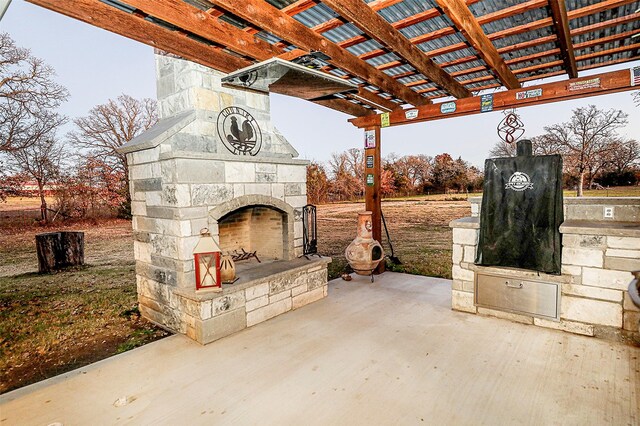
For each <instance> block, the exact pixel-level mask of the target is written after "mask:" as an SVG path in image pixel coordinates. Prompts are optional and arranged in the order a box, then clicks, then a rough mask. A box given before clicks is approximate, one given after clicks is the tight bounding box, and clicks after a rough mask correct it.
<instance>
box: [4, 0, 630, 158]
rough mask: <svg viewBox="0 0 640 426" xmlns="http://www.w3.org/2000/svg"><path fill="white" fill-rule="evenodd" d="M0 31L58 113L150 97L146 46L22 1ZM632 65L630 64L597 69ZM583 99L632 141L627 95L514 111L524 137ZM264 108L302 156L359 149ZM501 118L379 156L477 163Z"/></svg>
mask: <svg viewBox="0 0 640 426" xmlns="http://www.w3.org/2000/svg"><path fill="white" fill-rule="evenodd" d="M61 1H63V0H61ZM0 31H3V32H8V33H9V34H10V35H11V37H12V38H13V39H14V40H15V42H16V44H17V45H18V46H20V47H25V48H28V49H31V51H32V53H33V54H34V55H35V56H37V57H40V58H42V59H43V60H44V61H45V62H47V63H48V64H49V65H51V66H53V67H54V68H55V70H56V72H57V76H58V81H59V82H60V83H61V84H63V85H64V86H66V87H67V88H68V89H69V91H70V92H71V98H70V100H69V102H67V103H66V104H65V105H64V106H63V108H62V111H61V112H62V113H64V114H66V115H68V116H70V117H72V118H73V117H78V116H82V115H86V114H87V112H88V110H89V109H91V108H92V107H93V106H95V105H98V104H101V103H104V102H106V101H107V100H108V99H109V98H115V97H117V96H118V95H120V94H121V93H126V94H129V95H131V96H133V97H137V98H143V97H151V98H155V95H156V91H155V79H154V78H155V77H154V76H155V71H154V60H153V49H152V48H151V47H148V46H146V45H143V44H141V43H138V42H136V41H133V40H130V39H127V38H124V37H121V36H119V35H116V34H113V33H110V32H107V31H105V30H102V29H99V28H96V27H93V26H91V25H88V24H85V23H83V22H80V21H76V20H74V19H71V18H67V17H65V16H62V15H59V14H57V13H54V12H51V11H48V10H46V9H43V8H40V7H38V6H34V5H32V4H30V3H26V2H25V1H23V0H13V2H12V3H11V6H10V7H9V10H8V11H7V13H6V15H5V16H4V18H3V19H2V22H0ZM639 64H640V61H635V62H631V63H627V64H623V65H621V66H617V67H610V68H607V69H605V70H607V71H608V70H613V69H621V68H629V67H631V66H633V65H639ZM601 71H602V70H598V71H595V72H591V73H588V72H584V73H580V76H581V77H582V76H586V75H589V74H594V73H598V72H601ZM548 81H552V80H551V79H549V80H548ZM530 84H531V83H528V85H530ZM589 103H592V104H595V105H596V106H598V107H599V108H603V109H609V108H619V109H622V110H623V111H625V112H627V113H628V114H629V125H628V126H627V127H626V128H625V129H624V131H623V134H625V135H626V136H627V137H630V138H634V139H637V140H640V107H635V106H634V105H633V100H632V97H631V92H624V93H617V94H611V95H605V96H598V97H593V98H585V99H579V100H575V101H566V102H560V103H554V104H547V105H541V106H534V107H527V108H521V109H519V110H518V113H519V114H520V116H521V118H522V121H523V122H524V124H525V128H526V136H529V137H532V136H535V135H538V134H540V133H542V131H543V126H545V125H548V124H553V123H558V122H564V121H567V120H568V119H569V118H570V116H571V110H572V109H575V108H577V107H580V106H583V105H587V104H589ZM271 108H272V118H273V121H274V123H275V125H276V127H278V129H279V130H280V131H281V133H282V134H283V135H285V136H286V137H287V139H288V140H289V142H291V143H292V144H293V146H294V147H295V148H296V149H297V150H298V151H299V152H300V155H301V157H303V158H307V159H312V160H318V161H323V162H326V161H327V160H328V159H329V156H330V155H331V153H332V152H340V151H344V150H346V149H349V148H353V147H358V148H360V147H362V146H363V135H362V131H360V130H358V129H356V128H355V127H353V126H352V125H351V124H350V123H348V122H347V119H348V118H349V117H348V116H347V115H345V114H341V113H339V112H336V111H333V110H330V109H328V108H324V107H320V106H317V105H315V104H312V103H311V102H306V101H302V100H299V99H295V98H291V97H285V96H279V95H271ZM502 117H503V114H502V112H500V111H496V112H491V113H485V114H481V115H480V114H478V115H472V116H467V117H458V118H450V119H446V120H438V121H431V122H426V123H417V124H412V125H406V126H399V127H393V128H386V129H383V130H382V153H383V155H386V154H388V153H390V152H395V153H396V154H399V155H405V154H426V155H432V156H433V155H437V154H440V153H443V152H448V153H449V154H450V155H451V156H453V157H456V158H457V157H459V156H461V157H462V158H463V159H465V160H467V161H469V162H471V163H472V164H474V165H477V166H482V164H483V163H484V159H485V158H486V157H487V154H488V152H489V150H490V149H491V147H492V146H493V145H494V144H495V142H496V140H498V138H497V135H496V126H497V125H498V123H499V122H500V120H501V119H502Z"/></svg>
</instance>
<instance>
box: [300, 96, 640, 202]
mask: <svg viewBox="0 0 640 426" xmlns="http://www.w3.org/2000/svg"><path fill="white" fill-rule="evenodd" d="M634 99H635V100H636V101H637V102H638V103H639V104H640V96H638V94H637V93H636V94H634ZM627 124H628V114H625V113H624V112H622V111H620V110H616V109H611V110H606V111H605V110H600V109H598V108H596V107H595V106H594V105H589V106H586V107H580V108H577V109H575V110H574V111H573V115H572V116H571V119H570V120H569V121H567V122H565V123H559V124H553V125H549V126H546V127H544V133H543V134H541V135H538V136H535V137H533V138H531V140H532V145H533V149H534V154H535V155H551V154H560V155H562V158H563V168H564V170H563V180H564V182H563V184H564V187H565V188H569V189H576V192H577V195H578V196H582V195H583V188H585V187H587V188H598V189H600V188H604V187H609V186H627V185H637V184H639V183H640V144H638V141H636V140H633V139H629V138H626V137H624V136H622V135H620V134H619V130H621V129H622V128H624V127H625V126H626V125H627ZM515 155H516V144H515V143H512V144H509V143H506V142H503V141H499V142H496V143H495V145H494V146H493V147H492V148H491V150H490V151H489V156H490V157H512V156H515ZM364 167H365V165H364V150H361V149H356V148H352V149H349V150H347V151H345V152H342V153H333V154H332V155H331V158H330V160H329V162H328V164H326V165H325V164H322V163H319V162H312V163H311V164H310V165H309V166H308V168H307V194H308V197H309V202H310V203H324V202H328V201H343V200H355V199H358V198H361V197H363V196H364V182H365V176H364V174H365V169H364ZM482 185H483V173H482V171H481V170H479V169H478V168H477V167H475V166H472V165H470V164H469V163H468V162H466V161H464V160H463V159H462V158H458V159H455V160H454V159H453V158H452V157H451V156H450V155H449V154H447V153H443V154H440V155H436V156H435V157H431V156H427V155H407V156H403V157H398V156H397V155H396V154H393V153H392V154H389V155H388V156H387V157H386V158H384V159H383V170H382V173H381V180H380V191H381V193H382V195H383V196H384V197H394V196H406V195H417V194H428V193H434V192H436V193H450V192H457V193H459V192H471V191H480V190H482Z"/></svg>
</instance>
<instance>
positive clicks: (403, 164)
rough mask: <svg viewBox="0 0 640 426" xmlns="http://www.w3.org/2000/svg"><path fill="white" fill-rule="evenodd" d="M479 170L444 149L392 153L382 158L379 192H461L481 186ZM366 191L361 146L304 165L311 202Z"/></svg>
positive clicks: (342, 198)
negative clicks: (431, 152) (433, 152)
mask: <svg viewBox="0 0 640 426" xmlns="http://www.w3.org/2000/svg"><path fill="white" fill-rule="evenodd" d="M482 182H483V176H482V173H481V171H480V170H479V169H478V168H477V167H475V166H472V165H470V164H469V163H468V162H466V161H464V160H463V159H462V158H458V159H454V158H452V157H451V155H449V154H447V153H442V154H440V155H436V156H435V157H431V156H428V155H405V156H402V157H399V156H398V155H396V154H394V153H391V154H389V155H387V156H386V157H385V158H384V159H383V161H382V172H381V179H380V192H381V193H382V195H383V196H384V197H397V196H407V195H415V194H426V193H436V192H439V193H451V192H455V193H460V192H472V191H478V190H480V189H481V188H482ZM364 191H365V158H364V150H363V149H357V148H351V149H349V150H347V151H344V152H341V153H333V154H331V158H330V160H329V162H328V164H327V165H324V164H322V163H319V162H311V164H309V166H308V167H307V197H308V199H309V202H310V203H313V204H318V203H324V202H328V201H345V200H355V199H358V198H362V197H363V196H364Z"/></svg>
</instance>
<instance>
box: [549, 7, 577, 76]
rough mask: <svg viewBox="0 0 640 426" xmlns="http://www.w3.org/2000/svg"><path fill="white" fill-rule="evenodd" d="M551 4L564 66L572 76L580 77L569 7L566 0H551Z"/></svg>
mask: <svg viewBox="0 0 640 426" xmlns="http://www.w3.org/2000/svg"><path fill="white" fill-rule="evenodd" d="M549 6H551V14H552V15H553V25H554V26H555V30H556V34H557V35H558V43H559V44H560V51H561V55H562V60H563V62H564V67H565V69H566V70H567V74H568V75H569V77H571V78H576V77H578V67H577V65H576V57H575V54H574V53H573V42H572V41H571V32H570V29H569V17H568V16H567V8H566V6H565V4H564V0H549Z"/></svg>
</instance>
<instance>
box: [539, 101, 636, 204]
mask: <svg viewBox="0 0 640 426" xmlns="http://www.w3.org/2000/svg"><path fill="white" fill-rule="evenodd" d="M626 124H627V114H625V113H623V112H622V111H620V110H613V109H612V110H608V111H602V110H599V109H598V108H596V106H595V105H589V106H588V107H583V108H577V109H575V110H574V111H573V116H572V117H571V120H570V121H568V122H566V123H561V124H554V125H552V126H546V127H545V128H544V130H545V132H546V134H545V135H543V136H542V138H543V140H544V141H546V142H547V143H549V144H551V145H553V146H557V147H558V148H559V150H560V153H562V154H563V157H564V158H563V159H564V162H565V164H566V165H568V167H571V168H572V169H574V170H575V171H576V172H577V174H578V191H577V195H578V197H581V196H582V195H583V192H582V189H583V186H584V178H585V175H587V173H589V174H590V175H591V176H593V175H594V174H595V173H596V172H597V171H598V170H599V169H600V168H602V165H603V161H606V159H607V157H608V154H609V152H610V151H611V149H612V142H615V141H616V140H618V134H617V130H618V129H619V128H621V127H623V126H624V125H626Z"/></svg>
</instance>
